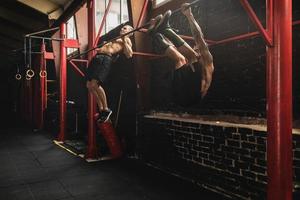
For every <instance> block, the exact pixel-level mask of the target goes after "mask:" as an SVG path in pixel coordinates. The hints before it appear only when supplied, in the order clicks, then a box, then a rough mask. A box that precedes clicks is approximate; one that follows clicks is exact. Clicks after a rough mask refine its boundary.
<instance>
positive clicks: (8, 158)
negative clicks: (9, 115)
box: [0, 129, 224, 200]
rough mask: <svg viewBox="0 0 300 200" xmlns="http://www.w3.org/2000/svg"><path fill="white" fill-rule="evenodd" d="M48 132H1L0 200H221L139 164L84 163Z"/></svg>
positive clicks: (125, 161) (138, 162)
mask: <svg viewBox="0 0 300 200" xmlns="http://www.w3.org/2000/svg"><path fill="white" fill-rule="evenodd" d="M52 139H53V138H52V137H51V135H50V134H49V133H46V132H32V131H30V130H26V129H6V130H0V199H1V200H89V199H91V200H98V199H99V200H100V199H101V200H183V199H184V200H193V199H197V200H201V199H209V200H219V199H224V198H223V197H222V196H219V195H217V194H214V193H211V192H209V191H206V190H201V189H200V188H199V187H196V186H194V185H192V184H191V183H189V182H186V181H184V180H181V179H178V178H176V177H173V176H170V175H167V174H165V173H163V172H161V171H158V170H156V169H153V168H151V167H147V166H146V165H144V164H142V163H141V162H140V161H138V160H134V159H121V160H114V161H101V162H94V163H88V162H86V161H85V160H83V159H81V158H79V157H75V156H73V155H72V154H70V153H68V152H67V151H65V150H63V149H61V148H60V147H58V146H56V145H55V144H54V143H53V142H52Z"/></svg>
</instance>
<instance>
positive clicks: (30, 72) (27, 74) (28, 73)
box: [26, 69, 34, 78]
mask: <svg viewBox="0 0 300 200" xmlns="http://www.w3.org/2000/svg"><path fill="white" fill-rule="evenodd" d="M26 76H29V77H30V78H32V77H34V71H33V70H32V69H28V70H27V71H26Z"/></svg>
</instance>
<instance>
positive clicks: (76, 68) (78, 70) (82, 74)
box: [70, 60, 85, 77]
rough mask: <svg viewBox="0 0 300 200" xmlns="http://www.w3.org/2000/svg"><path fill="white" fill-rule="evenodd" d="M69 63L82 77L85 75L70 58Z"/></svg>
mask: <svg viewBox="0 0 300 200" xmlns="http://www.w3.org/2000/svg"><path fill="white" fill-rule="evenodd" d="M70 63H71V65H72V66H73V68H74V69H75V71H76V72H77V73H78V74H79V75H80V76H82V77H85V75H84V73H83V72H82V71H81V70H80V69H79V67H77V65H76V64H75V63H74V62H73V61H72V60H70Z"/></svg>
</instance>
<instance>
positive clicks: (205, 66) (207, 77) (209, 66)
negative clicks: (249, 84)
mask: <svg viewBox="0 0 300 200" xmlns="http://www.w3.org/2000/svg"><path fill="white" fill-rule="evenodd" d="M181 11H182V13H183V14H184V15H185V16H186V17H187V19H188V22H189V25H190V28H191V32H192V35H193V36H194V38H195V44H196V48H197V49H196V51H197V52H198V53H199V54H200V56H201V57H200V58H199V62H200V63H201V65H202V79H201V96H202V97H204V96H205V95H206V93H207V91H208V89H209V87H210V84H211V81H212V74H213V71H214V65H213V56H212V55H211V53H210V51H209V49H208V46H207V43H206V42H205V40H204V36H203V32H202V30H201V28H200V26H199V24H198V23H197V21H196V20H195V18H194V16H193V13H192V11H191V8H190V7H189V4H188V3H185V4H183V5H182V6H181Z"/></svg>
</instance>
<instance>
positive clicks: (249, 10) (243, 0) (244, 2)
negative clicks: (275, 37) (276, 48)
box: [240, 0, 273, 46]
mask: <svg viewBox="0 0 300 200" xmlns="http://www.w3.org/2000/svg"><path fill="white" fill-rule="evenodd" d="M240 2H241V4H242V6H243V7H244V9H245V10H246V12H247V13H248V15H249V17H250V19H251V21H252V22H253V23H254V25H255V26H256V28H257V29H258V31H259V33H260V34H261V35H262V37H263V39H264V40H265V42H266V44H267V45H268V46H272V45H273V41H272V38H270V36H269V35H268V33H267V31H266V30H265V29H264V27H263V25H262V24H261V22H260V20H259V19H258V17H257V16H256V14H255V12H254V11H253V9H252V7H251V5H250V4H249V2H248V0H240Z"/></svg>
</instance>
